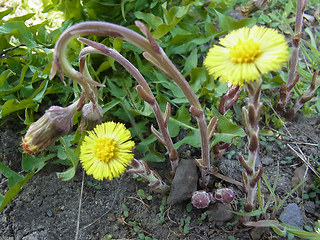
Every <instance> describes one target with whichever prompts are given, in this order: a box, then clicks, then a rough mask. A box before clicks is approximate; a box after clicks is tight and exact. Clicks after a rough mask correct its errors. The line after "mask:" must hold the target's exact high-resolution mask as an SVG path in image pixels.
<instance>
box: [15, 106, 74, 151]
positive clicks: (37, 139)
mask: <svg viewBox="0 0 320 240" xmlns="http://www.w3.org/2000/svg"><path fill="white" fill-rule="evenodd" d="M76 106H77V102H75V103H73V104H72V105H70V106H68V107H66V108H63V107H59V106H52V107H50V108H49V109H48V110H47V111H46V112H45V114H44V115H43V116H42V117H41V118H39V119H38V120H37V121H36V122H34V123H32V124H31V125H30V127H29V129H28V131H27V133H26V135H25V137H24V138H22V144H21V146H22V149H23V150H24V152H25V153H27V154H37V153H39V152H41V151H42V150H43V149H45V148H46V147H47V146H49V145H50V144H51V143H52V142H54V141H55V140H57V139H58V138H59V137H61V136H63V135H66V134H68V133H69V132H71V130H72V118H73V116H74V114H75V113H76V111H77V110H76Z"/></svg>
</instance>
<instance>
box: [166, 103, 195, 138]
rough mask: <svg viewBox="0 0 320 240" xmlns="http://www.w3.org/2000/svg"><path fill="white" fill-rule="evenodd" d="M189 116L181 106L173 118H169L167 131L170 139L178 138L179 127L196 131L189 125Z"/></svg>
mask: <svg viewBox="0 0 320 240" xmlns="http://www.w3.org/2000/svg"><path fill="white" fill-rule="evenodd" d="M190 120H191V116H190V113H189V111H188V110H187V108H186V107H185V106H184V105H182V106H181V107H180V108H179V109H178V111H177V114H176V115H175V116H172V117H170V118H169V121H168V130H169V133H170V136H171V137H176V136H178V134H179V132H180V127H182V128H184V129H191V130H197V129H196V128H194V127H192V126H191V125H190Z"/></svg>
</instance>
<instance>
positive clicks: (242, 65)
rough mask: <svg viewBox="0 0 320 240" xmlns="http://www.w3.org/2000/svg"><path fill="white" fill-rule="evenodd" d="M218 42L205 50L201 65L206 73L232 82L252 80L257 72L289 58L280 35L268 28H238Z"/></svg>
mask: <svg viewBox="0 0 320 240" xmlns="http://www.w3.org/2000/svg"><path fill="white" fill-rule="evenodd" d="M219 43H220V45H221V46H218V45H214V46H213V47H212V48H211V49H210V50H209V52H208V55H207V57H206V59H205V60H204V65H205V66H206V68H207V69H208V71H209V74H211V75H213V76H214V77H215V78H219V77H220V80H221V81H225V82H230V83H231V84H232V85H240V86H242V85H243V84H244V83H250V82H252V81H255V80H257V79H258V78H259V77H260V76H261V74H266V73H268V72H270V71H273V70H277V69H280V68H281V65H282V64H283V63H285V62H286V61H288V58H289V50H288V45H287V42H286V40H285V38H284V36H283V35H281V34H279V33H278V32H277V31H276V30H274V29H270V28H265V27H258V26H254V27H252V28H248V27H244V28H240V29H238V30H235V31H232V32H231V33H230V34H228V35H227V36H226V37H225V38H223V39H220V42H219Z"/></svg>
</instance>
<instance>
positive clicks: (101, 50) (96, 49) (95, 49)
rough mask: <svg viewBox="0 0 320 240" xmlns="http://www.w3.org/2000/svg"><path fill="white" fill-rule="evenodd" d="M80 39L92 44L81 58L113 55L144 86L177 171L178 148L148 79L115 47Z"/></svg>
mask: <svg viewBox="0 0 320 240" xmlns="http://www.w3.org/2000/svg"><path fill="white" fill-rule="evenodd" d="M79 41H81V42H83V43H85V44H88V45H89V46H90V47H86V48H84V49H82V50H81V52H80V56H79V58H80V59H83V58H84V57H85V56H86V55H88V54H90V53H98V54H103V55H106V56H108V57H112V58H113V59H114V60H116V61H117V62H118V63H120V64H121V65H122V66H123V67H124V68H125V69H126V70H127V71H128V72H129V73H130V74H131V75H132V76H133V77H134V78H135V79H136V80H137V82H138V84H139V85H140V86H141V87H142V88H143V90H144V91H145V92H144V94H146V95H147V96H145V98H147V99H149V100H146V102H147V103H149V105H150V106H151V108H152V110H153V113H154V115H155V117H156V120H157V123H158V126H159V128H160V131H161V138H163V140H164V141H163V144H164V145H165V147H166V148H167V151H168V153H169V158H170V161H171V167H172V172H173V173H175V171H176V168H177V166H178V160H179V159H178V153H177V150H176V149H175V147H174V146H173V142H172V139H171V137H170V133H169V131H168V128H167V124H166V122H165V119H164V117H163V115H162V113H161V110H160V107H159V104H158V102H157V101H156V99H155V97H154V95H153V93H152V91H151V89H150V88H149V85H148V84H147V81H146V80H145V79H144V77H143V76H142V75H141V73H140V72H139V70H138V69H137V68H136V67H135V66H133V65H132V64H131V63H130V62H129V61H128V60H127V59H126V58H125V57H123V56H122V55H121V54H120V53H118V52H117V51H116V50H115V49H112V48H108V47H107V46H105V45H103V44H101V43H96V42H93V41H91V40H88V39H85V38H79ZM138 93H139V91H138Z"/></svg>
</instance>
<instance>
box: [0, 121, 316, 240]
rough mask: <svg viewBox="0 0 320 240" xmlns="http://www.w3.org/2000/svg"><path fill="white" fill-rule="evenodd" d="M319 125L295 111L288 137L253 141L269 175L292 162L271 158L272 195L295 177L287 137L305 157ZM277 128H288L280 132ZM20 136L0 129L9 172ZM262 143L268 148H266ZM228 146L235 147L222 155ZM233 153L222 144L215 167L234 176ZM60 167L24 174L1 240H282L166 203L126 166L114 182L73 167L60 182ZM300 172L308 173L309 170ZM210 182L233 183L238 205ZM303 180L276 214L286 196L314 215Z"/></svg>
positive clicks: (1, 226) (1, 217) (17, 158)
mask: <svg viewBox="0 0 320 240" xmlns="http://www.w3.org/2000/svg"><path fill="white" fill-rule="evenodd" d="M319 124H320V119H319V118H318V116H313V117H311V118H306V117H304V116H299V117H298V118H297V119H295V121H294V122H293V123H292V124H291V125H290V126H288V131H289V132H290V134H291V135H292V138H289V139H288V138H284V137H283V136H284V135H282V134H280V135H279V136H278V137H277V141H274V140H273V141H267V142H266V144H264V146H263V145H262V146H261V150H260V152H261V154H260V157H261V162H262V165H263V168H264V172H265V173H266V175H267V176H268V178H269V180H270V181H271V182H273V179H274V177H275V176H276V173H277V169H278V167H277V166H278V162H280V161H282V160H284V159H286V157H288V156H289V157H290V156H292V162H290V163H289V162H288V163H284V162H282V163H280V164H279V182H278V186H277V190H276V194H277V195H278V196H279V197H280V198H283V197H284V196H285V194H286V193H288V192H290V190H291V189H292V188H293V186H294V184H296V183H293V185H292V179H293V177H294V176H295V174H294V171H295V170H296V169H297V168H299V167H300V166H302V165H305V164H304V163H303V161H302V160H301V159H300V157H298V156H297V154H296V153H295V152H294V151H293V150H292V149H291V148H290V147H289V146H288V144H289V145H290V146H292V147H293V149H295V150H296V151H299V149H298V147H299V148H300V149H301V151H302V153H303V154H304V155H305V156H306V157H308V156H310V155H313V156H318V155H319V152H318V148H317V144H318V142H319V141H320V134H319V130H320V129H319V126H320V125H319ZM284 134H286V135H287V134H288V133H287V132H286V131H284ZM20 139H21V135H20V134H19V133H17V130H15V129H14V128H13V127H12V126H11V127H10V126H9V127H6V128H5V129H2V130H0V147H1V148H0V149H1V155H0V161H2V162H4V163H6V164H8V165H9V166H10V167H11V168H12V169H14V170H16V171H19V169H21V167H20V162H21V153H20V152H19V151H18V148H19V144H20ZM244 140H245V141H246V139H244ZM267 145H268V146H271V147H272V150H270V148H266V146H267ZM232 150H234V151H235V154H233V155H228V153H230V152H231V151H232ZM241 151H243V150H241ZM238 153H239V150H237V147H236V146H233V147H232V148H230V149H229V150H228V151H227V152H226V153H225V155H224V156H223V157H222V159H221V161H220V163H219V168H220V172H221V173H222V174H224V175H226V176H230V177H233V178H235V179H236V180H238V181H241V171H240V169H239V168H240V167H239V164H238V160H237V155H238ZM243 153H244V154H245V152H243ZM195 157H198V156H195ZM164 165H166V164H165V163H164V164H163V163H153V164H152V165H151V166H152V167H153V168H155V169H158V170H160V172H161V169H163V168H166V167H167V166H164ZM63 170H65V167H64V166H61V165H56V164H48V165H47V166H46V167H45V168H44V169H42V170H41V171H40V172H39V173H38V174H36V175H35V176H34V177H33V178H31V180H30V181H29V182H28V183H27V184H26V186H25V187H24V189H23V190H22V191H21V192H20V194H19V195H18V196H17V197H16V198H15V199H14V200H13V201H12V202H11V203H10V204H9V205H8V206H7V207H6V208H5V209H4V210H3V211H2V212H1V213H0V239H1V240H11V239H12V240H20V239H21V240H22V239H23V240H37V239H39V240H40V239H46V240H51V239H52V240H56V239H61V240H69V239H81V240H85V239H88V240H89V239H90V240H106V239H155V238H156V239H159V240H160V239H173V240H174V239H221V240H224V239H286V238H282V237H279V236H277V235H276V234H275V233H274V232H273V231H272V230H271V229H253V228H246V227H244V226H243V225H241V223H240V221H239V219H238V218H237V216H235V215H234V216H233V218H232V220H230V221H229V222H219V221H213V220H212V218H209V217H205V215H204V214H203V213H205V212H206V211H207V209H204V210H197V209H192V210H191V211H190V209H189V205H190V204H189V205H188V203H189V202H190V201H189V200H187V201H185V202H183V203H181V204H177V205H174V206H167V205H166V204H165V197H164V196H162V195H160V194H157V193H153V192H150V191H149V188H148V187H147V184H146V183H144V182H139V181H137V180H136V179H134V178H133V177H132V175H131V174H128V173H125V174H124V175H122V176H121V177H120V178H119V179H116V180H114V181H103V182H98V181H96V180H94V179H93V178H91V177H90V176H87V175H85V174H84V173H83V171H82V169H81V167H80V166H79V168H78V171H77V174H76V176H75V178H74V179H73V180H71V181H68V182H63V181H62V180H61V179H58V178H57V176H56V172H60V171H63ZM307 174H309V175H310V177H311V179H312V176H313V174H312V173H311V171H310V170H309V171H308V173H307ZM296 177H297V176H296ZM0 182H1V185H0V190H1V191H2V192H4V190H5V189H6V179H5V178H4V177H3V176H1V175H0ZM217 182H220V183H221V184H222V185H223V186H228V187H233V189H234V191H235V193H236V201H235V202H234V203H233V204H232V208H233V209H234V210H236V211H237V210H239V209H240V208H241V199H243V197H244V196H243V193H242V191H241V189H240V188H238V187H237V186H232V185H230V184H229V183H227V182H223V181H221V180H218V179H217ZM311 186H312V180H311V182H308V183H306V184H305V185H304V188H303V190H302V191H297V192H296V193H295V194H293V196H291V197H289V198H288V200H287V201H286V203H285V205H284V206H283V207H282V208H281V209H280V210H279V212H278V214H277V216H279V214H280V213H281V212H282V211H283V209H284V208H285V206H286V205H287V204H288V203H297V204H298V205H299V207H300V210H301V213H302V215H303V218H304V224H305V225H309V226H311V227H312V226H313V224H314V222H315V221H316V220H317V219H319V217H320V216H319V212H320V206H319V205H315V209H314V211H310V210H309V208H308V206H307V204H309V205H310V201H311V202H315V201H316V200H319V197H320V196H319V195H317V196H316V197H315V198H313V199H309V200H304V199H303V198H302V194H303V193H308V191H310V189H311ZM139 189H143V190H144V192H145V195H146V196H143V195H142V194H138V191H140V192H141V190H139ZM266 194H267V193H266ZM150 196H152V199H150V198H151V197H150ZM266 197H267V195H266ZM80 200H81V205H80V207H79V203H80ZM307 210H308V211H307ZM77 226H79V227H77ZM232 236H233V237H234V238H232ZM76 237H77V238H76Z"/></svg>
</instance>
